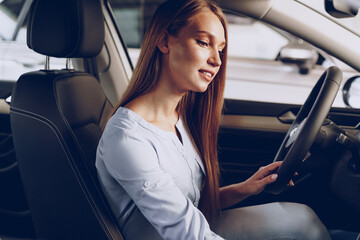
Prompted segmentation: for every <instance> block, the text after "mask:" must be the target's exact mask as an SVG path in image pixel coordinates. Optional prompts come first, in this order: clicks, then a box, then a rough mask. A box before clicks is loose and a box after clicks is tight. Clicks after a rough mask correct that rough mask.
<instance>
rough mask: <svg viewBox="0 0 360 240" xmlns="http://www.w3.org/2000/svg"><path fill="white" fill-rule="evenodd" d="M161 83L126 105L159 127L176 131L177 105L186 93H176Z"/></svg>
mask: <svg viewBox="0 0 360 240" xmlns="http://www.w3.org/2000/svg"><path fill="white" fill-rule="evenodd" d="M160 83H161V82H159V84H158V86H157V87H156V89H155V90H154V91H152V92H150V93H147V94H145V95H142V96H139V97H137V98H135V99H134V100H132V101H131V102H130V103H128V104H127V105H126V106H125V107H126V108H129V109H130V110H132V111H134V112H136V113H137V114H139V115H140V116H141V117H142V118H144V119H145V120H146V121H148V122H150V123H152V124H154V125H156V126H157V127H159V128H161V129H163V130H165V131H169V132H174V133H176V128H175V124H176V123H177V121H178V119H179V116H178V112H177V111H176V107H177V105H178V103H179V101H180V100H181V98H182V96H183V95H184V94H183V93H182V94H178V93H174V91H171V89H169V86H166V84H160Z"/></svg>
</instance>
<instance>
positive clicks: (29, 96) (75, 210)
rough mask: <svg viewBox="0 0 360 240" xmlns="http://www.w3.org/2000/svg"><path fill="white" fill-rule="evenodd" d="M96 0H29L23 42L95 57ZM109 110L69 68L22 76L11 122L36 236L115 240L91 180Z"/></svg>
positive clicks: (100, 22) (93, 83) (99, 30)
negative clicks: (30, 3) (27, 19)
mask: <svg viewBox="0 0 360 240" xmlns="http://www.w3.org/2000/svg"><path fill="white" fill-rule="evenodd" d="M101 7H102V6H101V3H100V0H35V1H34V2H33V3H32V6H31V10H30V13H29V22H28V36H27V37H28V38H27V43H28V46H29V47H30V48H32V49H33V50H34V51H36V52H38V53H41V54H44V55H47V56H53V57H64V58H65V57H67V58H70V57H72V58H75V57H78V58H85V57H95V56H97V55H98V53H99V52H100V51H101V49H102V47H103V44H104V18H103V14H102V8H101ZM111 109H112V106H111V104H110V102H109V101H108V100H107V98H106V96H105V95H104V93H103V91H102V88H101V86H100V84H99V82H98V80H97V79H96V78H94V77H93V76H91V75H89V74H87V73H84V72H79V71H75V70H69V69H63V70H40V71H36V72H30V73H26V74H24V75H22V76H21V77H20V78H19V80H18V82H17V83H16V87H15V89H14V91H13V96H12V101H11V112H10V118H11V127H12V133H13V139H14V145H15V151H16V155H17V159H18V163H19V168H20V173H21V177H22V181H23V183H24V187H25V191H26V196H27V200H28V203H29V207H30V211H31V215H32V219H33V222H34V226H35V230H36V234H37V237H38V238H39V239H122V235H121V233H120V232H119V229H118V227H117V221H116V220H115V219H114V217H113V215H112V213H111V210H110V208H109V207H108V204H107V202H106V200H105V198H104V196H103V193H102V191H101V188H100V186H99V184H98V180H97V176H96V171H95V166H94V162H95V154H96V147H97V143H98V140H99V138H100V135H101V133H102V128H103V127H104V125H105V123H106V119H107V117H108V115H109V113H110V111H111Z"/></svg>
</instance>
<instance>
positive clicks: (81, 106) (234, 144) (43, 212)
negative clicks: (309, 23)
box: [0, 0, 360, 239]
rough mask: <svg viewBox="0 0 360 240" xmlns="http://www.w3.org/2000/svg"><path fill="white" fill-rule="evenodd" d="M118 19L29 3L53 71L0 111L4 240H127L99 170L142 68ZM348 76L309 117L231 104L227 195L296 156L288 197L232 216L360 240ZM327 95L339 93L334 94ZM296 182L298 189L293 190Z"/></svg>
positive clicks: (223, 158)
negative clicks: (299, 223)
mask: <svg viewBox="0 0 360 240" xmlns="http://www.w3.org/2000/svg"><path fill="white" fill-rule="evenodd" d="M233 2H234V1H224V7H226V8H228V9H232V4H233ZM262 10H264V9H263V8H261V7H260V8H259V9H258V10H257V11H259V12H260V11H262ZM249 12H251V11H249ZM111 13H112V11H111V9H110V5H109V3H108V1H106V0H105V1H99V0H52V1H47V0H34V1H33V2H32V4H31V7H30V10H29V14H28V24H27V45H28V47H29V48H31V49H32V50H33V51H35V52H37V53H40V54H42V55H44V56H46V59H47V60H46V64H45V68H44V69H39V70H38V71H32V72H28V73H25V74H23V75H22V76H21V77H20V78H19V79H18V81H17V82H16V84H12V83H1V88H0V96H1V98H3V99H6V98H7V97H8V96H10V95H11V103H10V106H9V105H8V103H7V102H6V101H5V100H1V101H2V102H0V191H1V192H4V193H6V194H4V197H2V198H1V199H0V223H1V224H0V225H1V226H0V236H1V238H4V239H6V237H9V239H14V238H15V239H16V238H18V239H123V237H122V234H121V230H120V229H119V228H118V226H117V220H116V219H115V218H114V216H113V214H112V212H111V210H110V208H109V206H108V203H107V201H106V199H105V197H104V195H103V193H102V191H101V188H100V185H99V183H98V179H97V175H96V170H95V166H94V161H95V153H96V147H97V143H98V140H99V138H100V136H101V133H102V130H103V128H104V126H105V124H106V121H107V119H108V117H109V114H110V113H111V110H112V106H114V105H115V104H116V102H117V100H118V99H119V98H120V96H121V94H122V93H123V91H124V89H125V87H126V85H127V83H128V81H129V78H130V76H131V71H132V67H133V66H132V64H131V61H129V54H128V52H127V49H126V47H122V46H125V43H124V41H123V39H122V38H121V36H120V31H119V29H118V28H117V27H116V25H114V24H113V22H114V16H113V15H112V14H111ZM251 14H253V16H255V15H256V14H257V13H250V14H249V15H251ZM275 19H278V21H280V20H279V19H280V18H277V17H276V18H275ZM279 25H281V23H279ZM299 31H300V30H299ZM309 38H314V39H315V38H316V37H309ZM314 41H315V42H316V40H314ZM329 48H330V47H329ZM336 51H338V50H336ZM336 51H335V52H336ZM346 54H347V53H344V55H343V58H346ZM339 56H340V55H339ZM53 58H62V59H67V60H66V61H67V65H66V69H52V67H51V66H52V65H51V59H53ZM70 59H71V60H70ZM123 59H126V61H124V60H123ZM70 61H71V62H70ZM71 64H72V65H73V66H71ZM339 71H340V70H339V69H338V68H336V67H332V68H329V69H328V70H327V71H326V72H325V73H324V74H323V75H322V76H321V77H320V79H319V81H318V83H317V84H316V85H315V87H314V91H313V92H312V93H311V94H310V97H309V98H308V99H309V100H308V101H306V103H305V104H304V106H300V105H298V104H288V103H267V102H257V101H248V100H236V99H225V105H224V111H223V117H222V121H221V127H220V132H219V142H218V144H219V164H220V169H221V185H228V184H232V183H235V182H239V181H244V180H246V179H247V178H248V177H250V176H251V175H252V174H253V173H254V172H256V171H257V169H258V168H259V167H261V166H263V165H267V164H269V163H271V162H272V161H274V158H276V157H280V156H279V155H282V154H284V153H283V152H281V154H280V153H279V152H280V151H279V146H281V147H280V149H282V150H283V149H284V148H286V151H287V152H292V154H295V155H297V156H298V157H297V158H296V160H294V161H291V164H290V166H289V170H286V169H285V170H286V171H285V170H284V174H283V175H282V176H284V178H283V179H282V181H281V184H280V185H279V186H272V187H270V188H268V189H267V190H266V191H265V192H263V193H261V194H259V195H256V196H252V197H250V198H248V199H246V200H244V201H243V202H241V203H239V204H237V205H236V206H234V207H242V206H249V205H254V204H262V203H268V202H274V201H290V202H299V203H304V204H306V205H308V206H310V207H311V208H312V209H313V210H314V211H315V212H316V213H317V215H318V216H319V218H320V219H321V220H322V221H323V222H324V223H325V225H326V226H327V227H328V228H329V229H342V230H346V231H355V232H360V221H359V219H358V214H359V213H360V204H359V203H360V194H359V186H360V157H359V156H360V147H359V146H360V143H359V142H360V130H359V129H360V124H359V122H360V120H359V119H360V111H359V109H357V108H334V107H333V108H331V104H332V102H333V100H334V98H335V95H336V93H337V91H338V89H339V88H340V86H342V84H340V82H341V76H340V75H341V73H339ZM102 79H116V81H103V80H102ZM334 83H335V84H334ZM327 84H328V85H336V86H332V87H329V88H331V90H326V88H327V87H326V86H327ZM325 85H326V86H325ZM324 89H325V90H324ZM11 92H12V93H11ZM321 94H325V95H321ZM320 95H321V96H323V97H318V96H320ZM330 95H331V96H330ZM318 99H320V100H318ZM321 99H322V100H321ZM313 105H314V106H315V108H317V110H312V109H314V108H313ZM309 118H314V120H313V121H311V124H310V123H307V122H308V121H307V120H308V119H309ZM305 122H306V123H305ZM309 122H310V121H309ZM315 123H316V124H315ZM305 124H307V125H305ZM304 125H305V127H304ZM315 125H316V126H315ZM304 129H305V130H307V131H305V130H304ZM303 132H307V133H308V135H306V133H303ZM300 134H301V137H299V138H296V137H297V136H298V135H300ZM303 135H306V136H303ZM292 136H294V137H295V138H296V139H295V140H294V139H293V138H292ZM313 142H314V144H313ZM285 145H287V146H286V147H285ZM289 145H290V147H289ZM291 146H298V147H297V148H299V149H300V150H298V151H300V152H301V154H300V153H299V152H296V150H289V149H290V148H291ZM310 153H311V154H310ZM304 159H305V160H304ZM293 170H294V171H297V172H298V176H292V175H291V174H292V173H291V172H292V171H293ZM290 178H292V179H293V180H294V182H295V187H288V186H287V185H286V183H287V182H288V180H289V179H290ZM274 193H276V194H274Z"/></svg>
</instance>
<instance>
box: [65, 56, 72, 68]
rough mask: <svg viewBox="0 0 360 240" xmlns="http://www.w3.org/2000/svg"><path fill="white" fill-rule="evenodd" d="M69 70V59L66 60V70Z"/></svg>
mask: <svg viewBox="0 0 360 240" xmlns="http://www.w3.org/2000/svg"><path fill="white" fill-rule="evenodd" d="M69 69H71V61H70V58H66V70H69Z"/></svg>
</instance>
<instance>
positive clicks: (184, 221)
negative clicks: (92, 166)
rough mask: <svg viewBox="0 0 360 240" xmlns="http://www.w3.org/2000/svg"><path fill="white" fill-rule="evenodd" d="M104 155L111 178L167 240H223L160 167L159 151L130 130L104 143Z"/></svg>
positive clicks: (111, 136) (110, 137)
mask: <svg viewBox="0 0 360 240" xmlns="http://www.w3.org/2000/svg"><path fill="white" fill-rule="evenodd" d="M103 140H104V141H106V142H103V144H102V149H101V151H102V154H103V160H104V164H105V167H106V169H107V171H108V172H109V174H110V175H111V176H112V177H113V178H114V179H115V180H116V181H117V182H118V183H119V184H120V185H121V186H122V187H123V188H124V190H125V191H126V192H127V193H128V195H129V196H130V198H131V199H132V200H133V201H134V202H135V204H136V205H137V207H138V208H139V210H140V211H141V212H142V214H143V215H144V216H145V218H146V219H147V220H148V221H149V222H150V223H151V224H152V225H153V226H154V228H155V229H156V230H157V231H158V233H159V234H160V236H161V237H162V238H163V239H177V240H192V239H193V240H195V239H196V240H201V239H206V240H207V239H223V238H221V237H219V236H218V235H216V234H215V233H213V232H212V231H211V230H210V228H209V224H208V223H207V221H206V219H205V217H204V216H203V214H202V213H201V212H200V210H199V209H198V208H196V207H195V206H194V205H193V204H192V202H191V201H190V199H188V198H186V197H185V196H184V195H183V193H182V192H181V191H180V189H179V188H178V187H177V185H176V184H175V182H174V181H173V179H172V177H171V176H170V175H169V174H167V173H166V172H164V171H163V170H162V169H161V167H160V164H159V161H158V157H157V154H156V150H155V149H154V147H153V146H152V145H151V144H150V143H149V142H148V141H147V140H145V139H142V137H140V136H138V135H137V134H136V133H134V132H132V131H129V130H121V131H116V132H115V133H113V134H111V135H110V136H108V137H107V139H103Z"/></svg>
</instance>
